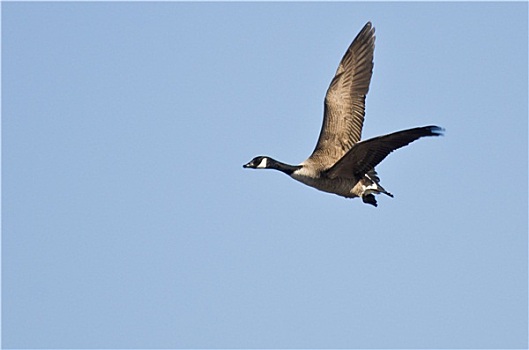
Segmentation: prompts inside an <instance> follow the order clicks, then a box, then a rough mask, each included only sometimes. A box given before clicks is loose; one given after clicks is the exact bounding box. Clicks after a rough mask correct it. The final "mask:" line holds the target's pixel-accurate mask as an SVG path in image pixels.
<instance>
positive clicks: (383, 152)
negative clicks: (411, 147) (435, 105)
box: [326, 125, 443, 178]
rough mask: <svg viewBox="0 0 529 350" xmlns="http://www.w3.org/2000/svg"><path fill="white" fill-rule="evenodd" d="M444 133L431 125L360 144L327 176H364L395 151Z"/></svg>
mask: <svg viewBox="0 0 529 350" xmlns="http://www.w3.org/2000/svg"><path fill="white" fill-rule="evenodd" d="M442 133H443V129H442V128H440V127H438V126H435V125H430V126H423V127H419V128H413V129H408V130H402V131H397V132H394V133H392V134H389V135H384V136H378V137H374V138H372V139H369V140H365V141H361V142H358V143H357V144H355V145H354V146H353V147H352V148H351V150H350V151H349V152H347V153H346V154H345V155H344V156H343V157H342V159H340V160H339V161H338V162H337V163H336V164H335V165H334V166H333V167H331V168H330V169H329V170H327V172H326V174H327V176H328V177H330V178H336V177H346V178H351V177H358V176H363V175H364V174H365V173H367V172H368V171H369V170H371V169H373V168H374V167H375V166H377V165H378V164H379V163H380V162H381V161H382V160H384V158H386V157H387V156H388V154H390V153H391V152H393V151H394V150H396V149H399V148H401V147H404V146H406V145H408V144H410V143H411V142H413V141H415V140H417V139H419V138H421V137H423V136H439V135H442Z"/></svg>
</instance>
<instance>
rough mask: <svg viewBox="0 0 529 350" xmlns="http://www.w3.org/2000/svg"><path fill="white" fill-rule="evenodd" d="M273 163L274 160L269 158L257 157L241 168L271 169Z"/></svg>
mask: <svg viewBox="0 0 529 350" xmlns="http://www.w3.org/2000/svg"><path fill="white" fill-rule="evenodd" d="M273 163H274V160H273V159H272V158H270V157H266V156H258V157H255V158H254V159H252V160H251V161H249V162H248V163H246V164H244V165H243V166H242V167H243V168H251V169H266V168H271V167H272V164H273Z"/></svg>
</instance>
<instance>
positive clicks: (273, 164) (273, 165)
mask: <svg viewBox="0 0 529 350" xmlns="http://www.w3.org/2000/svg"><path fill="white" fill-rule="evenodd" d="M267 168H270V169H275V170H279V171H281V172H283V173H285V174H287V175H292V173H293V172H294V171H296V170H298V169H301V165H289V164H285V163H281V162H278V161H277V160H275V159H272V158H268V164H267Z"/></svg>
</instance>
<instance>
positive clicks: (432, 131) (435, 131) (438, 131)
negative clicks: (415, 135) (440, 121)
mask: <svg viewBox="0 0 529 350" xmlns="http://www.w3.org/2000/svg"><path fill="white" fill-rule="evenodd" d="M425 128H426V129H427V130H428V132H429V135H428V136H444V133H445V129H444V128H442V127H440V126H437V125H430V126H427V127H425Z"/></svg>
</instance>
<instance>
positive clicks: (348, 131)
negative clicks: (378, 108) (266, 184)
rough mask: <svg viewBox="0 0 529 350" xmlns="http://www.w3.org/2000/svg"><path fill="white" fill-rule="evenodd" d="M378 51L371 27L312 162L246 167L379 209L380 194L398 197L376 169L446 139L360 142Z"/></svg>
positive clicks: (422, 130) (342, 69) (395, 137)
mask: <svg viewBox="0 0 529 350" xmlns="http://www.w3.org/2000/svg"><path fill="white" fill-rule="evenodd" d="M374 49H375V28H373V27H372V25H371V23H370V22H368V23H367V24H366V25H365V26H364V27H363V28H362V30H361V31H360V33H359V34H358V35H357V36H356V38H355V39H354V40H353V42H352V43H351V45H350V46H349V48H348V49H347V51H346V53H345V55H344V56H343V58H342V60H341V62H340V65H339V66H338V69H337V70H336V74H335V76H334V78H333V79H332V81H331V84H330V86H329V88H328V89H327V94H326V95H325V105H324V117H323V126H322V129H321V131H320V136H319V138H318V142H317V143H316V147H315V149H314V151H313V152H312V154H311V155H310V157H309V158H307V159H306V160H305V161H303V162H302V163H301V164H299V165H289V164H285V163H282V162H279V161H277V160H275V159H273V158H271V157H268V156H258V157H255V158H253V159H252V160H251V161H250V162H248V163H247V164H245V165H243V167H244V168H253V169H275V170H279V171H281V172H283V173H285V174H287V175H288V176H290V177H292V178H293V179H295V180H297V181H300V182H302V183H304V184H305V185H307V186H311V187H314V188H316V189H318V190H321V191H324V192H329V193H334V194H337V195H339V196H342V197H345V198H355V197H361V198H362V200H363V201H364V203H367V204H371V205H374V206H377V201H376V199H375V196H374V195H375V194H380V193H384V194H386V195H388V196H390V197H393V195H392V194H391V193H389V192H387V191H386V190H385V189H384V188H383V187H382V186H381V185H380V178H379V177H378V175H377V173H376V171H375V166H377V165H378V164H379V163H380V162H381V161H382V160H383V159H384V158H386V157H387V156H388V155H389V153H391V152H393V151H394V150H396V149H399V148H401V147H404V146H406V145H408V144H409V143H411V142H413V141H415V140H417V139H419V138H421V137H424V136H439V135H442V131H443V129H442V128H440V127H438V126H435V125H430V126H424V127H418V128H412V129H407V130H402V131H398V132H394V133H391V134H387V135H384V136H378V137H374V138H371V139H367V140H362V141H361V140H360V137H361V133H362V126H363V123H364V115H365V98H366V95H367V92H368V90H369V83H370V81H371V76H372V72H373V54H374Z"/></svg>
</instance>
